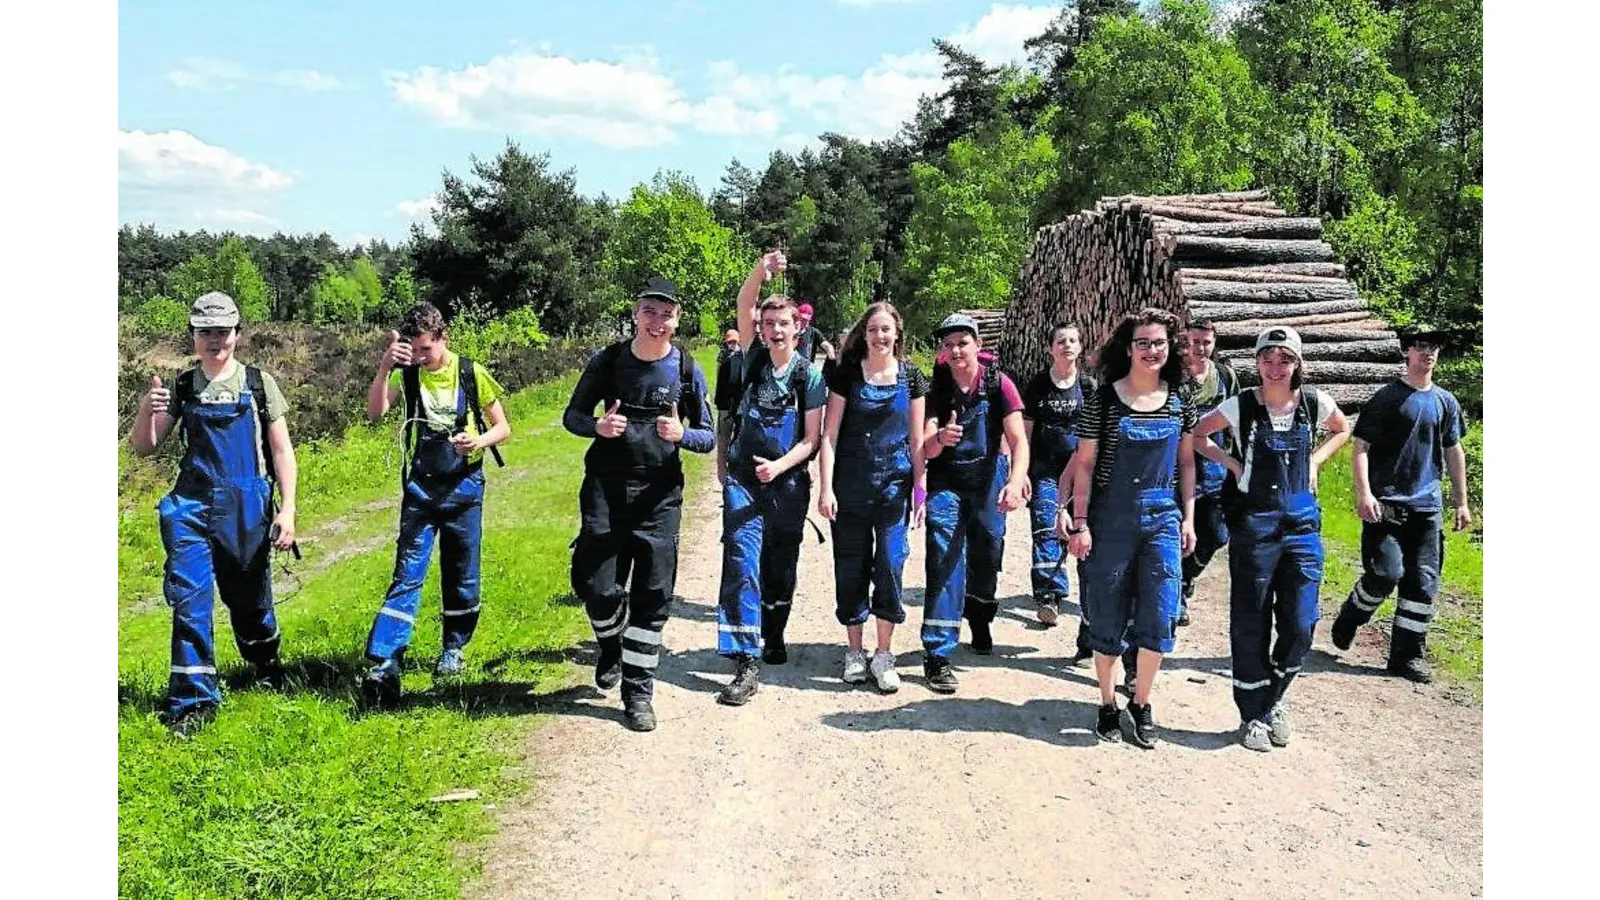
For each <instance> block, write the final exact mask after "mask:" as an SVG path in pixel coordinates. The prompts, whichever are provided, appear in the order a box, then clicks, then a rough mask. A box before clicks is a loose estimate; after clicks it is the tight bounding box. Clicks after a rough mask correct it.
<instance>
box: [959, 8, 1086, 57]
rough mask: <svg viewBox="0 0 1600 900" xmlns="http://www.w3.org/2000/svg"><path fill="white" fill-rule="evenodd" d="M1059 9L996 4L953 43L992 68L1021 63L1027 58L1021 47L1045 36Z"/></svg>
mask: <svg viewBox="0 0 1600 900" xmlns="http://www.w3.org/2000/svg"><path fill="white" fill-rule="evenodd" d="M1060 11H1061V8H1060V6H1059V5H1058V6H1027V5H1023V4H1016V5H1007V4H1004V3H997V4H995V5H994V6H992V7H990V8H989V11H988V12H987V13H985V14H984V16H983V18H981V19H979V20H978V21H977V22H975V23H973V24H972V25H971V26H970V27H967V28H963V29H961V30H959V31H957V32H955V33H954V34H952V35H950V38H949V40H950V41H951V43H954V44H959V45H960V46H961V47H962V48H963V49H965V50H967V51H968V52H970V53H973V54H975V55H977V57H978V58H979V59H982V60H983V61H984V62H986V63H988V64H989V65H991V66H998V65H1004V64H1006V63H1020V62H1022V61H1024V60H1025V59H1026V58H1027V51H1026V50H1024V49H1023V47H1022V43H1023V42H1024V41H1026V40H1027V39H1029V38H1031V37H1034V36H1036V35H1039V34H1043V33H1044V30H1045V27H1046V26H1048V25H1049V24H1050V20H1051V19H1054V18H1055V17H1056V14H1057V13H1059V12H1060Z"/></svg>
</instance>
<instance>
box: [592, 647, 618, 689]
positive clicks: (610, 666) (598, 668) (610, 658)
mask: <svg viewBox="0 0 1600 900" xmlns="http://www.w3.org/2000/svg"><path fill="white" fill-rule="evenodd" d="M621 680H622V642H621V641H618V642H617V643H616V645H615V646H607V645H602V646H601V647H600V658H599V659H596V660H595V661H594V686H595V687H597V688H599V689H600V690H602V691H609V690H611V689H612V688H614V687H616V686H617V682H619V681H621Z"/></svg>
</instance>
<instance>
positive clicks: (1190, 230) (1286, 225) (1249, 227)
mask: <svg viewBox="0 0 1600 900" xmlns="http://www.w3.org/2000/svg"><path fill="white" fill-rule="evenodd" d="M1152 221H1153V222H1154V224H1155V226H1156V228H1158V229H1159V230H1161V231H1164V232H1166V233H1168V234H1203V235H1209V236H1210V237H1261V238H1320V237H1322V220H1321V219H1254V220H1249V221H1243V222H1185V221H1182V220H1181V219H1168V218H1165V217H1161V218H1154V219H1153V220H1152Z"/></svg>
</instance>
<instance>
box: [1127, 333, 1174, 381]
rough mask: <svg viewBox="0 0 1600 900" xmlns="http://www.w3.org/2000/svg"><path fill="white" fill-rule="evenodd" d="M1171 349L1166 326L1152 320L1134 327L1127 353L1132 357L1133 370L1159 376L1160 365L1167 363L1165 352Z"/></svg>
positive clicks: (1167, 352)
mask: <svg viewBox="0 0 1600 900" xmlns="http://www.w3.org/2000/svg"><path fill="white" fill-rule="evenodd" d="M1171 351H1172V342H1171V340H1170V339H1169V338H1168V337H1167V327H1166V326H1165V325H1162V324H1159V323H1156V322H1152V323H1150V324H1149V325H1140V326H1139V327H1138V328H1136V329H1134V331H1133V344H1132V345H1131V346H1130V347H1129V348H1128V355H1129V356H1130V357H1132V359H1133V369H1134V370H1135V371H1138V370H1145V371H1148V372H1149V373H1150V374H1152V375H1155V376H1157V377H1160V375H1161V367H1162V366H1164V365H1166V364H1167V354H1169V353H1170V352H1171Z"/></svg>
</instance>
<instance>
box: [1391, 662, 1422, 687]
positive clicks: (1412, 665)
mask: <svg viewBox="0 0 1600 900" xmlns="http://www.w3.org/2000/svg"><path fill="white" fill-rule="evenodd" d="M1388 668H1389V674H1390V675H1399V676H1400V677H1401V678H1404V679H1406V680H1407V681H1414V682H1416V683H1417V684H1430V683H1432V682H1433V668H1432V667H1431V666H1429V665H1428V661H1427V660H1425V659H1423V658H1422V657H1420V656H1417V657H1413V658H1411V659H1406V660H1401V661H1400V662H1395V661H1394V660H1390V661H1389V666H1388Z"/></svg>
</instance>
